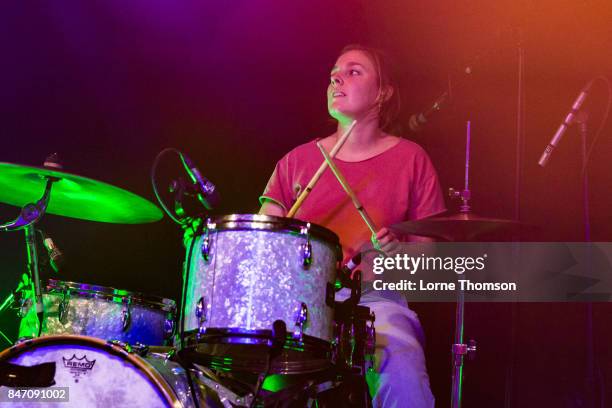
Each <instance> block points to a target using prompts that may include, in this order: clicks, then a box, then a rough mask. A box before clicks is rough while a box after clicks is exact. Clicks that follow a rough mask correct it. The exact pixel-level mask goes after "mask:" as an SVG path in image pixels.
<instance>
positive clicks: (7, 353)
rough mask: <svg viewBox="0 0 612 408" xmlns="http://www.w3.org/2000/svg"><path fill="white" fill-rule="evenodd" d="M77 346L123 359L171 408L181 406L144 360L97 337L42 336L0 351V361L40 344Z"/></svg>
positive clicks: (168, 386)
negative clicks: (98, 350)
mask: <svg viewBox="0 0 612 408" xmlns="http://www.w3.org/2000/svg"><path fill="white" fill-rule="evenodd" d="M47 343H50V344H66V345H70V344H77V345H84V346H89V347H94V348H97V349H100V350H103V351H106V352H108V353H109V354H112V355H114V356H117V357H120V358H123V359H124V360H128V361H129V362H131V363H132V364H133V365H134V366H136V368H137V369H138V370H140V371H141V372H143V373H144V374H145V376H146V378H147V379H149V380H150V381H151V382H153V383H154V384H155V385H157V386H158V389H159V390H161V394H162V395H163V396H164V398H165V399H166V402H167V403H168V404H169V406H171V407H177V406H181V405H180V401H179V399H178V397H177V396H176V394H175V392H174V391H173V390H172V387H170V385H169V384H168V382H167V381H166V380H165V379H164V377H162V375H161V374H159V373H158V372H157V371H156V370H155V369H154V368H153V366H152V365H151V364H149V363H148V362H147V361H146V360H144V359H139V358H135V355H134V354H132V353H129V352H127V351H126V350H125V349H124V348H122V347H120V346H118V345H116V344H113V343H110V342H108V341H105V340H102V339H99V338H97V337H88V336H78V335H60V336H43V337H37V338H34V339H28V340H25V341H23V342H21V343H18V344H16V345H14V346H13V347H10V348H8V349H6V350H4V351H0V361H1V360H8V359H10V358H12V357H15V356H18V355H19V354H21V353H22V352H24V351H27V350H30V349H34V348H36V347H37V346H38V345H41V344H47Z"/></svg>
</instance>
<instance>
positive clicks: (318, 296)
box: [184, 214, 342, 373]
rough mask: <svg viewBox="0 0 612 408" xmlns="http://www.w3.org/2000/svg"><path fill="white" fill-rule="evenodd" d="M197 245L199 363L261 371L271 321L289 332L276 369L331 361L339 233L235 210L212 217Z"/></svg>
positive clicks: (194, 279)
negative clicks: (221, 215) (243, 213)
mask: <svg viewBox="0 0 612 408" xmlns="http://www.w3.org/2000/svg"><path fill="white" fill-rule="evenodd" d="M192 244H193V245H189V247H190V248H192V252H191V253H187V257H188V261H189V262H188V264H189V270H188V274H187V276H188V287H187V291H186V302H185V304H186V308H185V317H184V328H185V331H187V332H189V333H191V336H190V342H189V344H190V347H191V348H190V350H191V351H193V352H194V353H193V354H194V355H197V356H200V357H201V359H200V360H199V362H200V363H202V364H209V365H210V364H213V365H215V366H223V367H224V368H234V369H241V370H242V369H244V370H254V371H261V370H262V369H263V368H264V367H265V362H266V357H267V351H266V350H267V347H268V344H269V343H270V334H271V329H272V325H273V323H274V321H276V320H283V321H284V322H285V324H286V326H287V332H288V333H289V334H288V336H287V343H286V345H285V349H284V351H283V354H282V355H281V356H279V357H278V358H277V359H275V361H276V364H274V365H273V367H272V372H280V373H298V372H308V371H314V370H317V369H320V368H321V367H323V366H327V365H328V364H329V358H330V357H329V351H330V343H331V341H332V340H333V335H334V333H333V300H334V282H335V278H336V271H337V266H338V262H339V261H340V259H341V256H342V254H341V250H340V245H339V241H338V237H337V236H336V234H334V233H333V232H331V231H330V230H328V229H326V228H323V227H320V226H318V225H314V224H311V223H306V222H302V221H298V220H294V219H287V218H280V217H272V216H265V215H252V214H248V215H228V216H223V217H219V218H214V219H209V220H207V222H206V223H205V225H204V232H203V233H202V234H201V235H198V236H196V237H195V238H194V242H193V243H192ZM188 251H189V248H188ZM206 357H209V359H206Z"/></svg>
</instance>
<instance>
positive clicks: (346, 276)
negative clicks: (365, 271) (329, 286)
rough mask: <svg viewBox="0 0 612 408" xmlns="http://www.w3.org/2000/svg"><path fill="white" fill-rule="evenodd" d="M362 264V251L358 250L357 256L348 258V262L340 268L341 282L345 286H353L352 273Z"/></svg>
mask: <svg viewBox="0 0 612 408" xmlns="http://www.w3.org/2000/svg"><path fill="white" fill-rule="evenodd" d="M359 264H361V252H357V254H356V255H355V256H353V257H352V258H351V259H349V260H348V262H347V263H346V264H344V266H343V267H342V268H341V269H340V273H339V275H340V276H339V277H340V283H341V284H342V286H343V287H347V288H350V287H352V286H353V282H352V280H351V275H352V274H353V271H354V270H355V269H357V267H358V266H359Z"/></svg>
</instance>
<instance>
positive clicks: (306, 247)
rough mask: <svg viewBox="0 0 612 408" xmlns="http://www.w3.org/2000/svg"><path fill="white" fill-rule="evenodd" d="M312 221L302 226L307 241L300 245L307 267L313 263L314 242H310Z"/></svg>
mask: <svg viewBox="0 0 612 408" xmlns="http://www.w3.org/2000/svg"><path fill="white" fill-rule="evenodd" d="M309 232H310V223H307V224H306V226H305V227H302V228H301V230H300V234H301V235H303V236H304V237H305V238H306V242H304V243H303V244H302V245H300V251H301V254H302V265H303V266H304V267H305V268H308V267H310V265H312V244H311V243H310V233H309Z"/></svg>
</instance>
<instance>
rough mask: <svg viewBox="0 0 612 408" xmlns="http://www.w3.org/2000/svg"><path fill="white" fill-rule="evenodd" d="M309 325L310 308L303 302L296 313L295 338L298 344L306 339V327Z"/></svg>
mask: <svg viewBox="0 0 612 408" xmlns="http://www.w3.org/2000/svg"><path fill="white" fill-rule="evenodd" d="M307 323H308V306H307V305H306V303H304V302H302V303H301V304H300V306H298V307H297V308H296V312H295V330H294V331H293V338H294V339H295V340H297V341H298V342H300V343H301V342H302V340H303V339H304V326H305V325H306V324H307Z"/></svg>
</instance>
